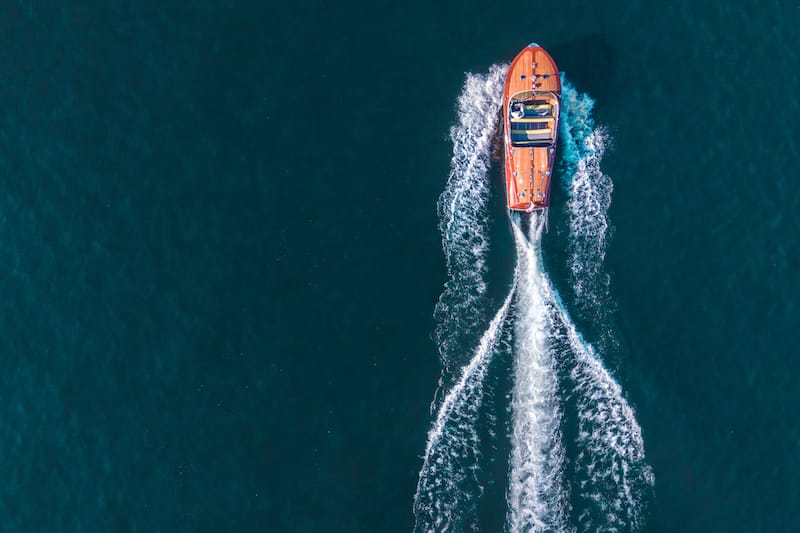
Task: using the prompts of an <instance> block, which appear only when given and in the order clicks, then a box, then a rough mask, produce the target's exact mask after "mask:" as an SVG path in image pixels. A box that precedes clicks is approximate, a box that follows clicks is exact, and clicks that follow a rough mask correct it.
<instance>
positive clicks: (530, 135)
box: [507, 91, 559, 147]
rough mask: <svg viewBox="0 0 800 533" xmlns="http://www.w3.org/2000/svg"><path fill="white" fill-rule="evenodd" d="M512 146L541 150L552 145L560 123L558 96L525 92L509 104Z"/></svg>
mask: <svg viewBox="0 0 800 533" xmlns="http://www.w3.org/2000/svg"><path fill="white" fill-rule="evenodd" d="M507 112H508V119H509V124H510V132H511V146H518V147H542V146H550V145H552V144H553V142H554V140H555V135H556V126H557V121H558V112H559V109H558V97H557V96H556V95H555V93H552V92H549V91H524V92H521V93H517V94H515V95H514V96H512V97H511V99H510V101H509V104H508V110H507Z"/></svg>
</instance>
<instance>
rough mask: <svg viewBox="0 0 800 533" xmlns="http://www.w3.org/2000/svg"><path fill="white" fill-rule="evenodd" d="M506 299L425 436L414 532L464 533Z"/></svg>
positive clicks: (510, 298) (415, 497) (506, 308)
mask: <svg viewBox="0 0 800 533" xmlns="http://www.w3.org/2000/svg"><path fill="white" fill-rule="evenodd" d="M516 278H517V275H516V273H515V276H514V279H515V282H514V286H512V288H511V291H510V292H509V294H508V296H507V297H506V299H505V301H504V302H503V305H502V306H501V307H500V309H499V310H498V311H497V314H495V316H494V318H493V319H492V321H491V322H490V323H489V327H488V329H487V330H486V331H485V332H484V334H483V336H482V337H481V340H480V342H479V344H478V347H477V349H476V350H475V353H474V355H473V357H472V360H471V361H470V362H469V364H468V365H466V366H465V367H464V369H463V370H462V373H461V377H460V378H459V380H458V381H457V382H456V383H455V385H454V386H453V387H452V388H451V389H450V391H449V392H448V393H447V395H446V396H445V398H444V400H443V401H442V403H441V406H440V407H439V412H438V413H437V415H436V420H435V421H434V423H433V426H432V427H431V429H430V431H429V432H428V442H427V444H426V446H425V458H424V460H423V463H422V469H421V471H420V474H419V481H418V483H417V492H416V494H415V496H414V514H415V517H416V526H415V531H431V532H433V531H437V532H439V531H462V530H463V529H465V528H464V522H465V521H466V520H469V519H470V516H469V515H470V511H471V508H470V505H469V504H470V502H471V501H472V500H473V499H474V498H475V497H476V496H477V494H475V493H474V492H471V490H479V489H480V487H479V485H478V480H477V478H476V474H477V468H478V456H479V449H478V445H479V438H478V433H477V429H476V427H475V419H476V418H477V416H478V409H479V408H480V406H481V403H482V399H483V381H484V378H485V377H486V373H487V371H488V369H489V364H490V362H491V360H492V356H493V354H494V352H495V349H496V347H497V343H498V340H499V338H500V336H501V331H502V329H503V324H504V322H505V319H506V316H507V314H508V309H509V306H510V305H511V300H512V298H513V296H514V291H515V287H516Z"/></svg>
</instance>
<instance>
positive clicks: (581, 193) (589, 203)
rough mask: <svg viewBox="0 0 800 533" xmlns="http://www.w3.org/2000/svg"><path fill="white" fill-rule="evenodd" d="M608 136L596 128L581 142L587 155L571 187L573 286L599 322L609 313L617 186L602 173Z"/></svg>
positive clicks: (579, 300) (578, 300) (583, 306)
mask: <svg viewBox="0 0 800 533" xmlns="http://www.w3.org/2000/svg"><path fill="white" fill-rule="evenodd" d="M607 139H608V136H607V135H606V133H605V131H604V130H603V129H602V128H596V129H594V130H593V131H592V133H590V134H589V135H588V136H587V137H586V138H585V139H582V140H581V142H582V143H583V144H584V147H583V148H584V150H583V151H584V152H585V154H584V155H583V157H581V158H580V159H579V160H578V162H577V164H576V166H575V171H574V174H573V175H572V179H571V182H570V185H569V191H568V194H569V197H568V200H567V211H568V213H569V267H570V282H571V285H572V288H573V290H574V291H575V298H576V303H577V304H578V305H579V306H580V308H581V310H582V311H584V312H586V313H590V312H591V314H592V315H594V317H595V318H598V317H599V316H601V315H602V314H603V311H605V312H607V311H608V306H609V304H610V299H609V296H608V295H609V281H610V278H609V276H608V274H607V273H606V272H605V271H604V269H603V261H604V260H605V256H606V246H607V241H608V234H609V228H610V226H609V222H608V208H609V206H610V205H611V193H612V191H613V189H614V184H613V182H612V181H611V178H610V177H609V176H608V175H606V174H603V172H602V171H601V170H600V161H601V160H602V158H603V153H604V152H605V148H606V142H607Z"/></svg>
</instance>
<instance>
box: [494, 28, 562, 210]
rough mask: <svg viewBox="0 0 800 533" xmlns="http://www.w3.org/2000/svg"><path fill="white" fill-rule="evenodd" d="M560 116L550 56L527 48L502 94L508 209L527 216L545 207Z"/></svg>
mask: <svg viewBox="0 0 800 533" xmlns="http://www.w3.org/2000/svg"><path fill="white" fill-rule="evenodd" d="M560 112H561V78H560V76H559V72H558V68H557V67H556V64H555V61H553V58H552V57H550V54H548V53H547V52H545V51H544V49H543V48H542V47H540V46H538V45H537V44H535V43H532V44H530V45H529V46H527V47H526V48H525V49H524V50H522V52H520V53H519V54H518V55H517V57H515V58H514V61H512V62H511V66H510V67H509V69H508V74H507V75H506V83H505V88H504V91H503V125H504V128H503V133H504V140H505V142H504V146H505V149H504V152H505V177H506V197H507V202H508V208H509V209H514V210H519V211H533V210H535V209H544V208H546V207H548V206H549V205H550V185H551V182H552V176H553V168H554V163H555V155H556V145H557V144H558V122H559V115H560Z"/></svg>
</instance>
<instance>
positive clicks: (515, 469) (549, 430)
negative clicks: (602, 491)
mask: <svg viewBox="0 0 800 533" xmlns="http://www.w3.org/2000/svg"><path fill="white" fill-rule="evenodd" d="M545 216H546V215H545V214H542V213H535V214H534V215H532V219H531V231H530V239H529V238H526V237H525V235H524V234H523V232H522V230H521V229H520V227H519V226H518V218H516V217H514V218H512V228H513V231H514V240H515V243H516V246H517V260H518V265H519V266H518V268H519V282H518V284H519V288H518V296H517V302H516V315H517V321H516V328H515V334H516V343H515V363H514V390H513V400H512V432H511V446H512V451H511V472H510V478H511V479H510V482H509V493H508V500H509V501H508V503H509V526H510V530H511V531H512V532H514V533H516V532H527V531H565V530H569V529H570V527H569V518H568V513H569V509H570V506H569V489H568V487H567V486H566V484H565V483H564V475H563V466H564V447H563V445H562V442H561V441H562V437H561V428H560V426H561V408H560V405H559V394H558V369H557V362H556V359H555V357H554V354H553V351H552V350H551V344H552V335H553V332H554V330H555V328H554V324H553V311H552V302H550V301H548V298H547V286H548V285H549V281H548V280H547V278H546V276H545V274H544V273H543V272H542V271H541V262H540V257H539V243H540V241H541V235H542V230H543V228H544V224H545Z"/></svg>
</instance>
